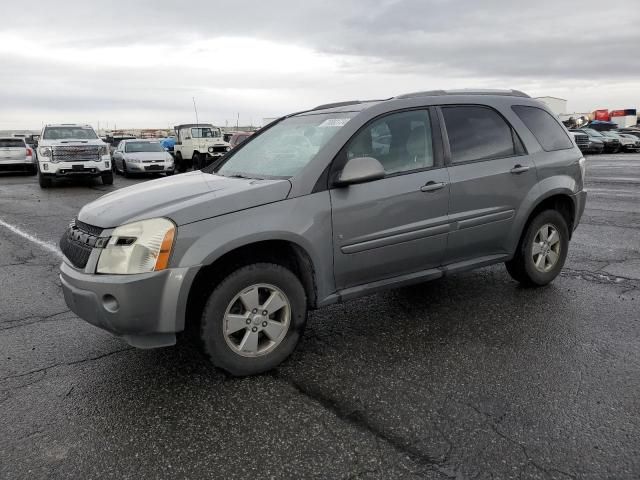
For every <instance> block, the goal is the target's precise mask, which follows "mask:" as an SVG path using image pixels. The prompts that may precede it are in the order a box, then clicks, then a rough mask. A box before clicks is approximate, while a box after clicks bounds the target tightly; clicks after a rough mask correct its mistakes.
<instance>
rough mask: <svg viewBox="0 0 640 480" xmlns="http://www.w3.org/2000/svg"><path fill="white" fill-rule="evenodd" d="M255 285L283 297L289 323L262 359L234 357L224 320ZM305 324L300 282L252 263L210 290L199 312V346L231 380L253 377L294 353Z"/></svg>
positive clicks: (282, 271) (272, 267)
mask: <svg viewBox="0 0 640 480" xmlns="http://www.w3.org/2000/svg"><path fill="white" fill-rule="evenodd" d="M256 284H269V285H273V286H275V287H277V288H278V289H279V290H280V291H281V292H282V293H284V295H285V296H286V297H287V299H288V301H289V304H290V323H289V329H288V331H287V332H286V334H285V336H284V338H282V340H281V341H280V343H279V344H278V345H277V346H276V347H275V349H274V350H272V351H270V352H268V353H265V354H263V355H261V356H256V357H246V356H242V355H240V354H239V353H236V351H234V350H233V349H232V348H231V347H230V346H229V344H228V343H227V340H225V333H224V317H225V312H226V311H227V307H228V306H229V304H230V303H231V301H232V300H233V299H234V297H235V296H236V295H238V294H239V293H240V292H242V291H243V290H245V289H246V288H247V287H250V286H252V285H256ZM306 321H307V297H306V294H305V291H304V288H303V287H302V284H301V283H300V280H298V278H297V277H296V276H295V275H294V274H293V273H292V272H291V271H290V270H288V269H287V268H285V267H283V266H281V265H276V264H273V263H255V264H253V265H247V266H245V267H241V268H239V269H238V270H236V271H235V272H233V273H231V274H230V275H229V276H227V277H226V278H225V279H224V280H222V281H221V282H220V283H219V284H218V285H216V287H215V288H214V289H213V291H212V292H211V294H210V295H209V298H208V300H207V302H206V305H205V307H204V311H203V312H202V318H201V322H200V342H201V345H202V348H203V350H204V352H205V354H206V355H207V356H208V357H209V359H210V360H211V362H212V363H213V364H214V365H215V366H216V367H218V368H221V369H223V370H225V371H226V372H228V373H230V374H231V375H234V376H246V375H255V374H258V373H262V372H265V371H267V370H271V369H272V368H274V367H276V366H278V365H279V364H280V363H282V362H283V361H284V360H285V359H286V358H287V357H288V356H289V355H290V354H291V352H293V350H294V349H295V347H296V345H297V344H298V340H299V339H300V338H301V337H302V334H303V332H304V327H305V325H306ZM247 328H248V327H247ZM263 338H264V337H263Z"/></svg>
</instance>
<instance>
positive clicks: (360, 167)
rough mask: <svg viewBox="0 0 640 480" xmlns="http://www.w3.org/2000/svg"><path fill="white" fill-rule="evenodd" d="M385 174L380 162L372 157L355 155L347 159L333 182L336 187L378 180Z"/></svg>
mask: <svg viewBox="0 0 640 480" xmlns="http://www.w3.org/2000/svg"><path fill="white" fill-rule="evenodd" d="M385 175H386V173H385V171H384V167H383V166H382V164H381V163H380V162H379V161H378V160H376V159H375V158H373V157H355V158H352V159H351V160H348V161H347V163H346V164H345V166H344V168H343V169H342V172H340V175H339V176H338V178H337V179H336V181H335V182H334V185H335V186H337V187H346V186H348V185H354V184H356V183H364V182H372V181H373V180H380V179H382V178H384V177H385Z"/></svg>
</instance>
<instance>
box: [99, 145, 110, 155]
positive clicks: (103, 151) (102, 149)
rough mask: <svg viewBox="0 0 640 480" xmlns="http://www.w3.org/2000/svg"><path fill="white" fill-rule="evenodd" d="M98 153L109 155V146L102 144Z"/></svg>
mask: <svg viewBox="0 0 640 480" xmlns="http://www.w3.org/2000/svg"><path fill="white" fill-rule="evenodd" d="M98 153H99V154H100V155H109V146H108V145H101V146H100V148H99V149H98Z"/></svg>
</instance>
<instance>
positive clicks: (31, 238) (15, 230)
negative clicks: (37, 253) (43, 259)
mask: <svg viewBox="0 0 640 480" xmlns="http://www.w3.org/2000/svg"><path fill="white" fill-rule="evenodd" d="M0 225H2V226H3V227H6V228H7V229H9V230H11V231H12V232H13V233H15V234H16V235H20V236H21V237H22V238H26V239H27V240H29V241H30V242H33V243H35V244H36V245H38V246H39V247H40V248H43V249H45V250H47V251H48V252H51V253H53V254H54V255H56V256H58V257H60V258H62V252H61V251H60V250H59V249H58V247H57V246H56V245H54V244H53V243H49V242H45V241H44V240H40V239H39V238H36V237H34V236H33V235H31V234H30V233H27V232H25V231H24V230H22V229H20V228H18V227H16V226H15V225H11V224H10V223H7V222H5V221H4V220H2V219H1V218H0Z"/></svg>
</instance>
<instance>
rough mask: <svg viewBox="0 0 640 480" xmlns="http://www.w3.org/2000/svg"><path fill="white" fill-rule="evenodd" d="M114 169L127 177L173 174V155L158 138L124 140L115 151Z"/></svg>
mask: <svg viewBox="0 0 640 480" xmlns="http://www.w3.org/2000/svg"><path fill="white" fill-rule="evenodd" d="M113 169H114V171H115V172H116V173H119V174H122V175H124V176H125V177H127V176H129V175H131V174H142V173H164V174H166V175H173V172H174V169H175V167H174V164H173V157H172V156H171V154H170V153H169V152H167V151H166V150H165V148H164V147H163V146H162V144H161V143H160V141H158V140H139V139H135V140H122V141H121V142H120V143H119V144H118V147H117V148H116V150H115V151H114V152H113Z"/></svg>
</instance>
